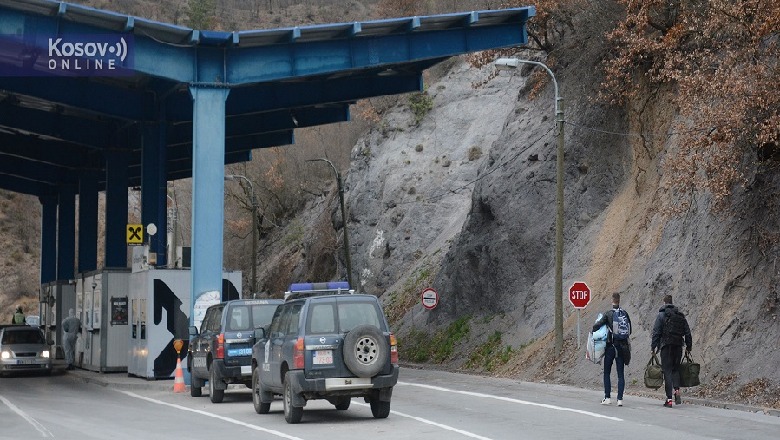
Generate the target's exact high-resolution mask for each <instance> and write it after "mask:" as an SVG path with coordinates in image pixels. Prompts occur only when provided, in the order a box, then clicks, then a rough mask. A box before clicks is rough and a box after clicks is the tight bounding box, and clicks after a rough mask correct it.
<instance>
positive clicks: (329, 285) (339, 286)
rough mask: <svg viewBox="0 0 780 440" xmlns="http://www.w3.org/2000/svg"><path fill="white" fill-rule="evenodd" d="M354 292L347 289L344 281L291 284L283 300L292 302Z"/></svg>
mask: <svg viewBox="0 0 780 440" xmlns="http://www.w3.org/2000/svg"><path fill="white" fill-rule="evenodd" d="M353 293H355V291H354V290H353V289H350V288H349V283H348V282H346V281H329V282H326V283H293V284H290V290H288V291H287V292H284V299H285V301H286V300H292V299H299V298H308V297H310V296H321V295H343V294H353Z"/></svg>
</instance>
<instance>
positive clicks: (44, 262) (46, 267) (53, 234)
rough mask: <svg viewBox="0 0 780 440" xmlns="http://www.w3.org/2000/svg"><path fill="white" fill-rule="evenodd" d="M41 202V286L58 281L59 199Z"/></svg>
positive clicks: (54, 197)
mask: <svg viewBox="0 0 780 440" xmlns="http://www.w3.org/2000/svg"><path fill="white" fill-rule="evenodd" d="M39 200H40V201H41V284H46V283H50V282H52V281H55V280H56V279H57V197H56V196H42V197H40V199H39Z"/></svg>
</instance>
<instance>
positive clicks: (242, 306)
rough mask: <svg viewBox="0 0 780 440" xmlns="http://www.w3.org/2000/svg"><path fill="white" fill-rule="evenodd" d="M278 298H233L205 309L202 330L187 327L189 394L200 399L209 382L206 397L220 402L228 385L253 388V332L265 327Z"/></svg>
mask: <svg viewBox="0 0 780 440" xmlns="http://www.w3.org/2000/svg"><path fill="white" fill-rule="evenodd" d="M283 302H284V301H282V300H280V299H236V300H232V301H227V302H223V303H220V304H215V305H213V306H211V307H209V308H208V309H206V314H205V315H204V317H203V322H202V323H201V326H200V327H201V331H200V333H198V329H197V327H195V326H192V327H190V328H189V333H190V343H189V349H188V350H189V353H188V354H189V356H188V359H189V360H188V361H187V369H188V370H189V372H190V375H191V377H192V386H191V387H190V395H192V397H200V396H201V388H202V387H203V386H204V385H205V382H206V381H208V384H209V397H210V398H211V401H212V402H213V403H220V402H222V399H223V398H224V396H225V390H226V389H227V386H228V384H231V383H243V384H244V385H246V386H247V387H251V386H252V370H251V366H250V365H251V360H252V345H254V343H255V334H254V332H255V329H256V328H258V327H262V326H267V325H268V324H269V323H270V322H271V317H273V316H274V312H275V311H276V308H277V307H278V306H279V304H282V303H283Z"/></svg>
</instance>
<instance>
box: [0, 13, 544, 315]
mask: <svg viewBox="0 0 780 440" xmlns="http://www.w3.org/2000/svg"><path fill="white" fill-rule="evenodd" d="M534 14H535V10H534V8H533V7H525V8H517V9H507V10H499V11H478V12H467V13H457V14H445V15H433V16H424V17H410V18H396V19H388V20H377V21H366V22H356V23H340V24H326V25H317V26H306V27H292V28H282V29H268V30H250V31H236V32H222V31H209V30H196V29H189V28H186V27H181V26H177V25H173V24H168V23H160V22H155V21H151V20H147V19H143V18H138V17H132V16H127V15H123V14H118V13H114V12H109V11H104V10H98V9H93V8H89V7H85V6H80V5H75V4H69V3H61V2H55V1H49V0H0V188H4V189H7V190H11V191H15V192H19V193H25V194H31V195H34V196H37V197H39V199H40V201H41V203H42V210H43V228H42V230H43V235H44V237H43V244H42V250H41V253H42V257H41V259H42V261H41V266H42V268H41V282H42V283H46V282H50V281H54V280H64V279H69V278H72V277H73V275H74V269H76V270H77V271H78V272H86V271H90V270H94V269H96V262H97V239H98V238H97V205H98V204H97V194H98V192H99V191H106V199H107V209H106V219H105V220H106V225H107V226H106V246H105V253H106V255H105V266H106V267H126V266H127V261H126V260H127V258H126V255H127V247H126V246H127V245H126V230H125V228H126V223H127V188H128V187H130V186H141V190H142V222H143V223H144V224H148V223H155V224H157V225H164V224H166V215H167V213H166V209H165V207H166V188H167V182H168V181H171V180H176V179H181V178H187V177H192V178H193V220H192V231H193V233H192V234H193V236H192V268H193V270H192V286H193V298H195V297H197V296H198V295H200V294H201V293H202V292H205V291H210V290H220V289H221V279H222V277H221V273H222V251H221V250H222V247H223V243H222V236H223V234H222V227H223V226H222V225H223V208H224V207H223V197H224V165H225V164H230V163H237V162H242V161H247V160H250V159H251V151H252V150H253V149H256V148H265V147H271V146H280V145H287V144H292V143H293V142H294V137H293V133H294V130H295V128H299V127H310V126H316V125H321V124H328V123H333V122H339V121H347V120H349V117H350V116H349V105H350V104H351V103H354V102H355V101H357V100H359V99H364V98H369V97H373V96H380V95H390V94H398V93H405V92H411V91H419V90H422V76H421V75H422V72H423V70H425V69H427V68H429V67H431V66H432V65H434V64H436V63H438V62H440V61H442V60H444V59H446V58H448V57H451V56H454V55H459V54H464V53H469V52H475V51H481V50H485V49H494V48H501V47H508V46H516V45H521V44H525V43H526V42H527V33H526V28H525V25H526V22H527V20H528V19H529V18H530V17H532V16H533V15H534ZM76 195H78V197H79V205H78V206H79V212H78V218H79V237H78V256H79V258H78V262H76V261H74V260H75V257H74V256H75V254H76V252H75V250H76V243H75V239H74V238H73V237H74V236H75V218H76V217H75V216H76V212H75V197H76ZM166 245H167V243H166V234H158V235H156V236H154V237H153V240H152V241H151V243H150V247H151V251H152V252H155V253H157V261H158V264H165V258H166V253H165V249H166ZM193 303H194V301H193Z"/></svg>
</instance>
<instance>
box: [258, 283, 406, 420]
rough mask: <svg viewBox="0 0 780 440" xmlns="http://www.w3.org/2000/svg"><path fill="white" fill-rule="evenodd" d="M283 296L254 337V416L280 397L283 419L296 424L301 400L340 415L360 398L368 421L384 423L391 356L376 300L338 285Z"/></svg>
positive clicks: (394, 362)
mask: <svg viewBox="0 0 780 440" xmlns="http://www.w3.org/2000/svg"><path fill="white" fill-rule="evenodd" d="M286 298H287V299H286V300H285V303H284V304H283V305H282V306H280V307H279V308H278V309H277V310H276V313H275V314H274V317H273V320H272V321H271V325H270V327H269V328H268V329H258V330H257V331H256V332H255V336H256V339H257V343H256V344H255V346H254V347H253V348H252V402H253V404H254V407H255V411H256V412H257V413H258V414H265V413H267V412H268V411H269V410H270V407H271V401H272V400H273V396H274V394H281V395H282V396H283V399H282V401H283V405H284V418H285V420H287V422H288V423H298V422H300V421H301V417H303V407H304V406H305V405H306V402H307V401H309V400H313V399H327V400H328V401H329V402H330V403H331V404H333V405H335V407H336V409H339V410H346V409H348V408H349V404H350V402H351V399H352V397H363V398H364V399H365V401H366V402H367V403H369V404H370V406H371V413H372V414H373V415H374V417H375V418H385V417H387V416H388V415H389V414H390V398H391V396H392V394H393V387H394V386H395V384H396V383H397V382H398V370H399V368H398V351H397V344H396V338H395V336H394V335H393V334H392V333H391V332H390V329H389V326H388V324H387V320H386V319H385V315H384V313H383V311H382V307H381V305H380V304H379V301H378V300H377V298H376V297H375V296H372V295H358V294H352V293H351V291H349V290H348V286H347V285H346V283H341V282H339V283H314V284H297V285H296V284H294V285H293V286H292V287H291V291H290V292H288V295H287V296H286Z"/></svg>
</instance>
